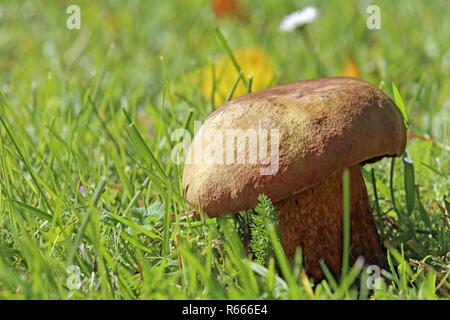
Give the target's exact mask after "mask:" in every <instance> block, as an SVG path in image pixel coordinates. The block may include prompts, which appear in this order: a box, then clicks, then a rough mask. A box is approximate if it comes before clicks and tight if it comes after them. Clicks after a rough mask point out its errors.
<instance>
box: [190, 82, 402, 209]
mask: <svg viewBox="0 0 450 320" xmlns="http://www.w3.org/2000/svg"><path fill="white" fill-rule="evenodd" d="M261 124H262V126H264V127H265V128H267V129H268V130H269V132H270V129H278V130H279V168H278V171H277V172H276V174H273V175H262V174H261V172H260V169H261V168H262V167H264V165H263V164H261V163H260V162H258V163H256V164H249V163H245V164H214V163H213V164H209V163H186V164H185V167H184V172H183V188H184V192H185V197H186V199H187V200H188V201H190V202H191V203H193V204H197V203H198V201H200V203H201V206H202V208H203V210H204V211H205V212H206V213H207V214H208V215H209V216H222V215H227V214H233V213H236V212H239V211H242V210H248V209H251V208H254V207H255V206H256V205H257V196H258V195H259V194H261V193H264V194H266V195H267V196H268V197H269V198H270V199H271V200H272V201H273V202H277V201H279V200H282V199H284V198H287V197H289V196H291V195H293V194H295V193H298V192H301V191H303V190H305V189H307V188H310V187H312V186H314V185H315V184H317V183H319V182H321V181H323V180H324V179H326V178H327V177H329V176H331V175H332V174H333V173H335V172H336V171H338V170H339V169H342V168H344V167H350V166H353V165H356V164H359V163H366V162H371V161H376V160H378V159H379V158H381V157H384V156H400V155H401V154H403V152H404V149H405V146H406V128H405V124H404V121H403V117H402V115H401V113H400V111H399V110H398V109H397V107H396V106H395V104H394V102H393V101H392V100H391V99H390V98H389V97H388V96H387V95H386V94H385V93H384V92H383V91H382V90H380V89H379V88H378V87H376V86H374V85H372V84H370V83H367V82H365V81H362V80H358V79H354V78H348V77H336V78H323V79H313V80H304V81H298V82H293V83H289V84H285V85H280V86H277V87H273V88H270V89H266V90H262V91H258V92H254V93H251V94H247V95H245V96H241V97H239V98H236V99H234V100H231V101H229V102H228V103H226V104H224V105H223V106H221V107H220V108H218V109H217V110H215V111H214V112H213V113H211V114H210V115H209V116H208V118H207V119H206V120H205V121H204V123H203V125H202V128H201V131H202V132H206V131H207V129H209V128H214V129H216V130H218V131H219V132H221V133H222V134H223V137H225V136H226V134H225V130H227V129H243V130H247V129H249V128H253V129H255V130H257V129H258V126H261ZM269 136H270V134H269ZM199 139H202V135H201V134H199V133H197V134H196V136H195V137H194V139H193V141H192V144H191V147H190V149H189V152H188V158H189V156H193V152H194V151H193V150H194V149H195V152H199V150H197V149H198V148H194V147H193V146H195V145H197V143H198V142H199V141H198V140H199ZM203 139H204V142H203V143H202V145H203V146H202V148H201V149H202V151H204V150H203V149H204V148H205V146H206V145H208V142H207V139H205V138H203ZM213 143H222V146H221V148H219V149H218V150H220V149H222V150H223V153H224V154H223V157H224V158H225V149H226V148H225V142H224V141H220V140H216V141H214V142H213ZM235 145H236V144H235ZM269 146H270V144H269ZM245 149H246V150H236V152H238V153H240V152H246V153H248V144H247V143H246V144H245ZM269 154H270V152H269ZM247 155H248V154H247Z"/></svg>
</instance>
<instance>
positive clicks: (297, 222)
mask: <svg viewBox="0 0 450 320" xmlns="http://www.w3.org/2000/svg"><path fill="white" fill-rule="evenodd" d="M349 172H350V208H351V209H350V214H351V245H350V262H351V263H352V262H354V261H355V260H356V258H357V257H358V256H360V255H362V256H364V258H365V261H366V262H367V263H369V264H376V265H379V266H382V265H383V262H384V254H383V251H382V250H381V246H380V243H379V237H378V233H377V230H376V227H375V223H374V220H373V216H372V210H371V207H370V204H369V199H368V196H367V190H366V185H365V184H364V180H363V177H362V175H361V171H360V169H359V166H357V165H356V166H353V167H350V168H349ZM275 207H276V208H277V210H278V211H279V212H280V229H281V232H282V234H283V236H282V241H283V247H284V250H285V252H286V255H287V256H288V257H293V255H294V253H295V250H296V248H297V247H299V246H300V247H302V252H303V261H304V265H305V268H306V271H307V273H308V274H309V275H310V276H312V277H314V278H315V279H316V280H320V279H323V277H324V276H323V272H322V269H321V267H320V265H319V259H322V260H323V261H324V262H325V264H326V265H327V267H328V268H329V269H330V271H331V272H332V273H333V274H334V275H339V274H340V272H341V267H342V238H343V196H342V170H340V171H338V172H336V173H335V174H334V175H332V176H330V177H329V178H327V179H326V180H325V181H323V182H321V183H320V184H318V185H315V186H314V187H312V188H310V189H307V190H305V191H303V192H300V193H298V194H295V195H293V196H291V197H290V198H287V199H284V200H281V201H278V202H277V203H275Z"/></svg>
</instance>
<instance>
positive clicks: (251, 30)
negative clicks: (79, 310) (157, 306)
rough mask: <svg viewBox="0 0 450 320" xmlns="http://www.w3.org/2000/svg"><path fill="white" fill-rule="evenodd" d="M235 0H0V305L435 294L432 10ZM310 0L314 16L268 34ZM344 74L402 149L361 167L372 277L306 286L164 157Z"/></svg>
mask: <svg viewBox="0 0 450 320" xmlns="http://www.w3.org/2000/svg"><path fill="white" fill-rule="evenodd" d="M221 2H229V1H221ZM235 3H237V4H238V8H235V9H233V10H231V11H228V12H225V11H223V10H220V9H218V7H214V6H212V5H211V1H207V0H192V1H182V0H174V1H153V0H152V1H122V2H121V1H113V0H109V1H87V0H86V1H78V0H77V1H75V0H74V1H72V0H71V1H50V0H48V1H46V0H39V1H6V0H2V1H0V139H1V147H0V191H1V192H0V299H448V298H449V297H450V296H449V295H450V268H449V267H450V223H449V219H450V217H449V215H450V179H449V175H450V158H449V154H450V141H449V131H450V128H449V123H450V80H449V79H450V72H449V71H450V19H449V18H448V17H449V16H450V6H449V4H448V2H447V1H439V0H432V1H409V0H401V1H400V0H399V1H395V2H394V1H373V2H369V1H356V0H355V1H350V0H346V1H308V0H301V1H299V0H295V1H294V0H289V1H276V0H262V1H249V0H246V1H235ZM370 4H375V5H377V6H378V8H379V13H380V24H381V25H380V27H381V28H380V29H371V28H369V27H368V26H367V19H369V18H370V16H371V14H369V13H367V7H368V6H369V5H370ZM70 5H76V6H78V8H79V9H80V12H79V13H80V20H79V22H80V24H79V28H72V27H71V26H72V24H71V23H74V21H75V20H73V19H72V18H73V14H74V12H73V11H69V12H67V9H68V7H69V6H70ZM310 5H314V6H315V7H316V8H317V9H318V12H319V16H318V17H317V18H316V19H315V20H314V21H312V22H310V23H308V24H307V25H305V26H303V27H302V28H300V29H297V30H294V31H292V32H284V31H282V30H280V28H279V26H280V23H281V21H282V20H283V18H284V17H285V16H286V15H288V14H290V13H291V12H293V11H296V10H300V9H302V8H304V7H306V6H310ZM214 8H215V9H214ZM75 22H76V21H75ZM231 57H232V58H233V59H234V61H235V62H236V63H233V61H232V60H231ZM237 67H239V68H241V69H242V77H239V73H238V72H237ZM340 75H348V76H354V77H360V78H362V79H364V80H365V81H368V82H370V83H372V84H374V85H376V86H378V87H380V88H381V89H382V90H383V91H384V92H386V94H388V95H389V96H390V97H391V98H392V99H393V100H394V101H395V102H396V104H397V106H399V108H404V110H406V113H407V118H408V119H409V127H408V135H407V137H408V140H407V146H406V153H405V154H404V155H403V156H402V157H399V158H392V159H391V158H384V159H383V160H381V161H379V162H376V163H374V164H367V165H365V166H364V167H362V173H363V176H364V179H365V182H366V186H367V189H368V193H369V199H370V201H371V204H372V207H373V208H374V212H373V213H374V219H375V223H376V226H377V229H378V233H379V235H380V237H381V239H382V241H383V244H384V246H385V248H386V250H387V263H386V265H385V266H383V268H382V269H381V270H379V271H380V274H379V276H380V277H378V278H377V281H376V282H374V283H375V286H374V288H370V287H369V286H368V285H367V284H368V283H370V281H372V280H374V274H375V275H378V274H376V273H374V271H373V270H370V269H367V266H363V265H362V264H361V263H359V262H358V263H356V264H355V265H353V266H351V268H350V269H349V270H347V272H345V273H344V274H343V276H342V277H341V278H336V277H332V276H330V275H328V277H327V278H326V279H324V280H322V281H314V280H313V279H311V278H308V276H307V275H306V274H305V272H304V270H303V268H302V267H301V265H302V264H301V258H302V257H301V253H300V251H299V254H297V255H296V257H295V259H294V260H288V259H287V258H286V256H285V255H284V252H283V250H282V247H281V243H280V240H279V237H278V236H277V232H276V230H275V228H274V226H273V225H272V224H270V223H268V224H265V225H264V226H257V227H258V228H259V229H257V230H256V231H255V232H254V233H253V234H257V236H256V237H259V238H261V239H263V240H265V241H266V242H267V244H268V247H270V248H271V250H270V251H267V252H263V253H262V255H263V256H262V258H261V259H259V258H258V259H256V258H255V257H256V256H257V255H255V253H256V251H254V252H253V253H252V250H251V249H250V250H249V249H248V247H247V241H248V240H249V239H248V234H246V233H245V232H241V231H242V229H246V228H250V223H249V222H248V221H247V220H246V219H243V220H244V226H242V220H238V219H237V218H235V217H225V218H208V217H207V216H206V215H205V214H203V213H202V212H200V213H198V212H197V211H195V210H192V208H190V207H189V206H188V203H187V202H186V200H185V199H184V197H183V186H182V174H183V163H182V162H181V163H176V162H175V161H173V157H172V154H173V151H174V148H175V147H176V146H177V143H178V142H179V140H178V138H174V137H173V133H174V132H176V130H177V129H185V130H188V131H189V132H190V133H193V132H194V122H195V121H202V120H204V119H205V118H206V117H207V116H208V114H209V113H211V112H212V111H213V110H214V109H215V108H217V107H218V106H220V105H222V104H223V103H224V102H225V101H227V100H228V99H231V98H235V97H237V96H240V95H243V94H245V93H246V92H249V91H257V90H260V89H265V88H268V87H272V86H275V85H279V84H284V83H288V82H293V81H298V80H303V79H311V78H319V77H333V76H340ZM405 119H406V117H405ZM260 202H261V203H260V206H259V209H256V211H257V212H261V214H262V215H264V214H267V215H268V218H270V214H271V213H272V211H271V210H272V209H273V207H272V205H271V203H270V199H264V198H262V197H261V198H260ZM250 211H251V212H247V213H244V212H242V213H241V215H240V216H241V217H248V216H251V215H252V214H253V211H252V210H250ZM250 219H251V218H250ZM245 224H246V225H245ZM236 226H240V228H236ZM253 240H254V239H253ZM250 242H251V241H250ZM253 242H254V241H253Z"/></svg>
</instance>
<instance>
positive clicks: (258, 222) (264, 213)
mask: <svg viewBox="0 0 450 320" xmlns="http://www.w3.org/2000/svg"><path fill="white" fill-rule="evenodd" d="M258 202H259V203H258V205H257V206H256V208H255V210H254V211H255V212H254V214H252V215H251V221H250V236H251V238H250V249H251V251H252V252H253V254H254V255H255V259H254V260H255V262H257V263H259V264H261V265H263V266H267V265H268V264H269V259H270V258H271V257H272V256H273V248H272V245H271V241H270V235H269V229H268V228H269V225H271V226H272V227H273V228H274V229H275V230H278V227H279V212H278V211H276V209H275V207H274V206H273V204H272V202H271V201H270V199H269V198H268V197H267V196H266V195H265V194H260V195H259V196H258ZM279 238H280V237H279Z"/></svg>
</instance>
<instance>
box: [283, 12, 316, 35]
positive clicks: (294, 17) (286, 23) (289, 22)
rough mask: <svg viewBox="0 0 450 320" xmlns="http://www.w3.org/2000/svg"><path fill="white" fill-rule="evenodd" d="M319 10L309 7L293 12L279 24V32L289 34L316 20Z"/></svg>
mask: <svg viewBox="0 0 450 320" xmlns="http://www.w3.org/2000/svg"><path fill="white" fill-rule="evenodd" d="M318 16H319V10H317V8H316V7H313V6H309V7H306V8H304V9H303V10H299V11H294V12H292V13H291V14H290V15H287V16H286V17H284V19H283V21H281V23H280V30H281V31H284V32H289V31H292V30H295V29H297V28H298V27H301V26H303V25H305V24H308V23H310V22H312V21H314V20H316V19H317V17H318Z"/></svg>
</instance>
